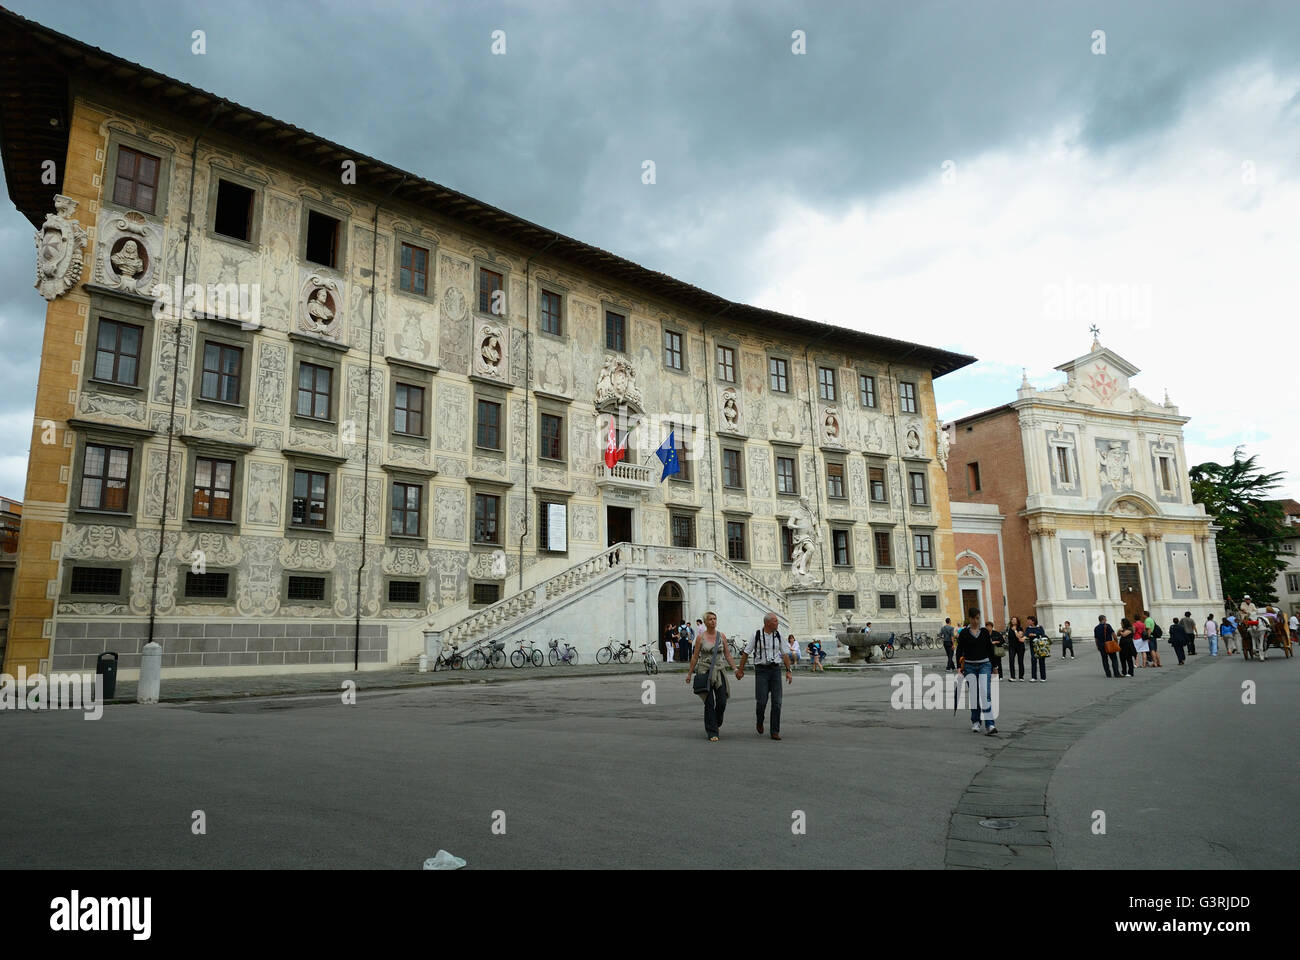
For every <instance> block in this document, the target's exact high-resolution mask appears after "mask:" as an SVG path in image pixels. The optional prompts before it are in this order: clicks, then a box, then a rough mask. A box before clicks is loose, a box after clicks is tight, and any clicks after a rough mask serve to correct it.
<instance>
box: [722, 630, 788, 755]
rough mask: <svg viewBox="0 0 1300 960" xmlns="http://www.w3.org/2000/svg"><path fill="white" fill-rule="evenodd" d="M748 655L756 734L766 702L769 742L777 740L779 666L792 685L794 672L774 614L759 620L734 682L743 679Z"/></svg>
mask: <svg viewBox="0 0 1300 960" xmlns="http://www.w3.org/2000/svg"><path fill="white" fill-rule="evenodd" d="M751 656H752V658H753V660H754V703H755V707H756V708H757V711H756V712H757V715H758V723H757V728H758V732H759V733H760V734H761V733H762V732H763V720H764V718H765V716H766V714H767V701H768V698H769V697H770V698H771V700H772V739H773V740H780V739H781V667H782V666H784V667H785V682H786V683H794V672H793V671H792V670H791V669H790V651H789V649H788V648H787V647H786V644H785V641H784V640H782V639H781V631H780V630H778V629H777V626H776V614H775V613H769V614H768V615H767V616H766V617H764V618H763V626H762V628H760V629H758V630H755V631H754V639H753V640H751V641H750V642H749V644H748V645H747V646H746V647H745V649H744V650H742V651H741V652H740V666H738V667H737V668H736V679H737V680H743V679H744V678H745V665H746V664H747V663H749V661H750V659H751Z"/></svg>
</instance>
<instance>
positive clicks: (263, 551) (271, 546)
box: [235, 507, 283, 617]
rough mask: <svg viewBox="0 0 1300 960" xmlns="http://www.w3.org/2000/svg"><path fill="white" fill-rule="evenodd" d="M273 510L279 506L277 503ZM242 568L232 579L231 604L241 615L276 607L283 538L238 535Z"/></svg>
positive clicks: (266, 614) (266, 612)
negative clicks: (232, 597)
mask: <svg viewBox="0 0 1300 960" xmlns="http://www.w3.org/2000/svg"><path fill="white" fill-rule="evenodd" d="M276 509H277V514H278V511H279V508H278V507H277V508H276ZM240 548H241V549H242V551H243V554H244V568H243V569H242V570H241V571H240V576H239V577H238V578H237V579H236V583H235V597H236V599H235V608H236V609H237V610H238V611H239V615H240V616H243V617H270V616H274V615H275V613H276V612H278V611H279V609H280V570H281V566H280V559H281V552H282V548H283V541H281V540H278V539H276V538H273V537H249V536H244V537H240Z"/></svg>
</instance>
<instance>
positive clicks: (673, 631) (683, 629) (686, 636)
mask: <svg viewBox="0 0 1300 960" xmlns="http://www.w3.org/2000/svg"><path fill="white" fill-rule="evenodd" d="M703 631H704V620H696V621H695V625H694V626H692V625H691V622H690V621H689V620H683V621H682V622H681V623H678V624H674V623H669V624H668V626H667V627H665V628H664V635H663V637H662V639H660V641H659V653H660V655H662V656H663V658H664V662H665V663H672V662H673V661H674V660H676V661H677V662H678V663H685V662H686V661H687V660H689V659H690V657H691V650H692V648H693V647H694V645H695V638H696V637H697V636H699V634H700V633H702V632H703ZM785 645H786V653H787V654H788V655H789V657H790V662H791V663H792V664H793V665H794V666H796V667H797V666H799V664H800V663H801V662H802V661H803V659H804V653H805V652H806V653H807V656H808V667H809V669H810V670H813V671H814V672H819V671H820V672H824V671H825V665H824V661H825V659H826V654H825V652H824V651H823V650H822V645H821V643H820V642H818V641H816V640H814V641H812V642H811V643H810V644H808V649H807V651H801V650H800V648H799V641H798V639H796V638H795V635H794V634H790V635H789V636H788V637H786V638H785Z"/></svg>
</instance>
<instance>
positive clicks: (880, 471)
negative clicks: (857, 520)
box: [867, 467, 889, 503]
mask: <svg viewBox="0 0 1300 960" xmlns="http://www.w3.org/2000/svg"><path fill="white" fill-rule="evenodd" d="M867 473H868V475H869V476H870V478H871V483H870V487H871V501H872V502H873V503H885V502H886V501H887V500H888V499H889V491H888V489H887V488H886V487H885V468H884V467H870V468H868V470H867Z"/></svg>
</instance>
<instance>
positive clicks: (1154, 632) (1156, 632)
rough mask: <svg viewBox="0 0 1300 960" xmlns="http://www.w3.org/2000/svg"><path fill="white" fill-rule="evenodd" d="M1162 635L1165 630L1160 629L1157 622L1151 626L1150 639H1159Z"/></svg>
mask: <svg viewBox="0 0 1300 960" xmlns="http://www.w3.org/2000/svg"><path fill="white" fill-rule="evenodd" d="M1164 635H1165V632H1164V631H1163V630H1161V629H1160V624H1158V623H1157V624H1156V625H1155V626H1154V627H1152V628H1151V639H1152V640H1159V639H1160V638H1161V637H1163V636H1164Z"/></svg>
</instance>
